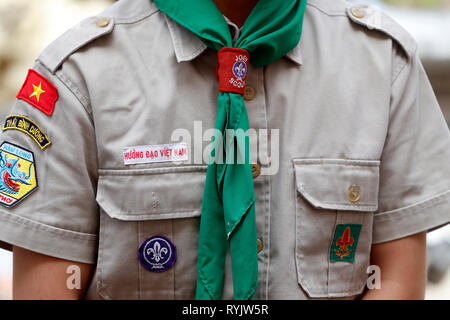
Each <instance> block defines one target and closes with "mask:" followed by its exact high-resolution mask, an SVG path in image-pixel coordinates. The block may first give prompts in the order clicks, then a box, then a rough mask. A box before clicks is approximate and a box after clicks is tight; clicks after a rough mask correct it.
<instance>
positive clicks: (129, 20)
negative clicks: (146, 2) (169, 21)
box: [112, 8, 160, 24]
mask: <svg viewBox="0 0 450 320" xmlns="http://www.w3.org/2000/svg"><path fill="white" fill-rule="evenodd" d="M158 12H160V11H159V9H154V8H153V9H152V10H149V11H148V12H146V13H144V14H141V15H138V16H135V17H133V18H126V19H124V18H122V19H121V18H115V17H112V19H114V20H115V24H133V23H137V22H140V21H142V20H145V19H147V18H150V17H151V16H152V15H154V14H155V13H158Z"/></svg>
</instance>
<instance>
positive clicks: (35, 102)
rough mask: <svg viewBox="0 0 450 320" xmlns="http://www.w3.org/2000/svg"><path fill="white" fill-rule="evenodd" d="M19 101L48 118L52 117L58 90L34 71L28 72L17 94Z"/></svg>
mask: <svg viewBox="0 0 450 320" xmlns="http://www.w3.org/2000/svg"><path fill="white" fill-rule="evenodd" d="M17 98H18V99H22V100H24V101H26V102H28V103H29V104H31V105H32V106H34V107H36V108H37V109H39V110H41V111H42V112H43V113H45V114H46V115H48V116H51V115H52V113H53V110H54V108H55V103H56V100H58V90H57V89H56V87H55V86H54V85H53V84H52V83H51V82H50V81H49V80H47V79H46V78H45V77H44V76H42V75H40V74H39V73H37V72H36V71H34V70H33V69H30V70H28V74H27V78H26V79H25V82H24V84H23V85H22V88H21V89H20V91H19V93H18V94H17Z"/></svg>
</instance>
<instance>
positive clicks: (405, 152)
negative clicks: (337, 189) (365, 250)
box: [373, 55, 450, 243]
mask: <svg viewBox="0 0 450 320" xmlns="http://www.w3.org/2000/svg"><path fill="white" fill-rule="evenodd" d="M395 69H396V71H398V72H396V74H395V78H394V79H393V83H392V87H391V101H390V102H391V104H390V111H389V112H390V114H389V125H388V131H387V136H386V141H385V145H384V148H383V153H382V156H381V165H380V185H379V205H378V211H377V212H375V215H374V230H373V232H374V233H373V234H374V237H373V242H374V243H381V242H386V241H390V240H394V239H398V238H402V237H406V236H409V235H412V234H415V233H419V232H423V231H429V230H432V229H435V228H437V227H439V226H443V225H445V224H447V223H448V222H449V221H450V131H449V128H448V126H447V124H446V122H445V119H444V116H443V114H442V111H441V109H440V107H439V105H438V102H437V100H436V97H435V95H434V93H433V90H432V88H431V85H430V83H429V80H428V78H427V76H426V74H425V71H424V69H423V66H422V64H421V62H420V60H419V58H418V56H417V55H416V56H414V57H411V58H409V59H406V58H405V59H403V62H402V63H401V64H400V65H398V66H396V67H395Z"/></svg>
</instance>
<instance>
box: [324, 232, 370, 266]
mask: <svg viewBox="0 0 450 320" xmlns="http://www.w3.org/2000/svg"><path fill="white" fill-rule="evenodd" d="M361 227H362V225H360V224H338V225H337V226H336V230H335V231H334V237H333V244H332V245H331V250H330V261H331V262H336V261H345V262H352V263H353V262H355V252H356V245H357V244H358V238H359V233H360V232H361Z"/></svg>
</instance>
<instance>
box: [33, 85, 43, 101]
mask: <svg viewBox="0 0 450 320" xmlns="http://www.w3.org/2000/svg"><path fill="white" fill-rule="evenodd" d="M41 86H42V82H39V85H38V86H35V85H34V84H33V90H34V91H33V93H32V94H30V98H31V97H36V100H37V101H38V102H39V97H40V96H41V94H42V93H44V92H45V91H44V90H42V88H41Z"/></svg>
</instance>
